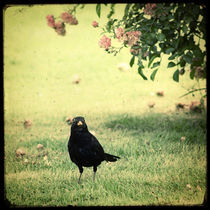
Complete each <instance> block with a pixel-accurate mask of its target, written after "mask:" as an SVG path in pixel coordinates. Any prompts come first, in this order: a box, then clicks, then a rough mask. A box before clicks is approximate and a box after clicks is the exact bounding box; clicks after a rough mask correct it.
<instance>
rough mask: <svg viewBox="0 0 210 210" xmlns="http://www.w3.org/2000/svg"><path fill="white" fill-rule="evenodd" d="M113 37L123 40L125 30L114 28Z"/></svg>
mask: <svg viewBox="0 0 210 210" xmlns="http://www.w3.org/2000/svg"><path fill="white" fill-rule="evenodd" d="M114 32H115V37H116V38H117V39H118V40H119V41H122V40H123V35H124V33H125V30H124V29H123V28H120V27H119V28H116V29H115V31H114Z"/></svg>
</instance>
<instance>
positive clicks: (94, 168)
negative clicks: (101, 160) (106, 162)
mask: <svg viewBox="0 0 210 210" xmlns="http://www.w3.org/2000/svg"><path fill="white" fill-rule="evenodd" d="M96 171H97V166H93V172H94V174H93V181H95V176H96Z"/></svg>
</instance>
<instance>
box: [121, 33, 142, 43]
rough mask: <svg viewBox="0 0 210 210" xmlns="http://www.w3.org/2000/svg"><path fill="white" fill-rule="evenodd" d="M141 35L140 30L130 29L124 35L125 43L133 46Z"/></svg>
mask: <svg viewBox="0 0 210 210" xmlns="http://www.w3.org/2000/svg"><path fill="white" fill-rule="evenodd" d="M140 35H141V32H140V31H128V32H126V33H125V34H124V36H123V40H124V43H125V44H127V45H129V46H133V45H135V44H136V43H137V42H138V40H139V38H140Z"/></svg>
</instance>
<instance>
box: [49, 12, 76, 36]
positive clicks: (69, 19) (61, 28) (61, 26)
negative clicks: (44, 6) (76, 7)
mask: <svg viewBox="0 0 210 210" xmlns="http://www.w3.org/2000/svg"><path fill="white" fill-rule="evenodd" d="M60 17H61V19H62V21H58V22H55V17H54V16H53V15H47V17H46V19H47V24H48V26H49V27H51V28H53V29H55V31H56V33H57V34H58V35H61V36H65V34H66V29H65V23H69V24H70V25H77V24H78V20H77V19H76V18H75V17H74V16H73V15H72V14H70V13H68V12H63V13H62V14H61V15H60Z"/></svg>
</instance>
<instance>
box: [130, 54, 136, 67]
mask: <svg viewBox="0 0 210 210" xmlns="http://www.w3.org/2000/svg"><path fill="white" fill-rule="evenodd" d="M134 61H135V56H133V57H132V58H131V60H130V67H132V66H133V64H134Z"/></svg>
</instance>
